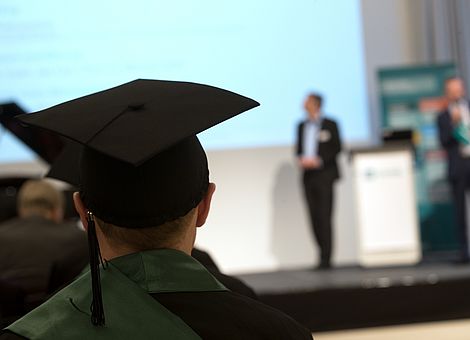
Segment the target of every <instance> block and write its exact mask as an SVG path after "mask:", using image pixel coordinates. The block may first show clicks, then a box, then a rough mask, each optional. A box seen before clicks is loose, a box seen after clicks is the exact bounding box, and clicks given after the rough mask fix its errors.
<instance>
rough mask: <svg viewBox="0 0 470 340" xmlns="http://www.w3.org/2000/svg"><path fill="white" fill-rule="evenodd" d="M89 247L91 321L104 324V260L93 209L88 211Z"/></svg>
mask: <svg viewBox="0 0 470 340" xmlns="http://www.w3.org/2000/svg"><path fill="white" fill-rule="evenodd" d="M87 221H88V247H89V255H90V273H91V286H92V293H93V300H92V302H91V307H90V309H91V323H92V324H93V325H94V326H104V321H105V320H104V308H103V297H102V294H101V280H100V263H102V262H103V260H102V258H101V253H100V246H99V243H98V238H97V237H96V227H95V220H94V218H93V213H92V212H91V211H88V212H87Z"/></svg>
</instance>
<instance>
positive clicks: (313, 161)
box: [299, 157, 322, 170]
mask: <svg viewBox="0 0 470 340" xmlns="http://www.w3.org/2000/svg"><path fill="white" fill-rule="evenodd" d="M299 164H300V166H301V167H302V168H303V169H305V170H310V169H318V168H320V167H321V166H322V161H321V159H320V158H319V157H311V158H310V157H301V158H300V160H299Z"/></svg>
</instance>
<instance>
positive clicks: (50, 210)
mask: <svg viewBox="0 0 470 340" xmlns="http://www.w3.org/2000/svg"><path fill="white" fill-rule="evenodd" d="M17 210H18V215H19V216H20V217H21V218H28V217H32V216H40V217H43V218H46V219H49V220H52V221H55V222H60V221H62V218H63V214H64V197H63V194H62V192H61V191H59V190H58V189H56V188H55V187H54V186H53V185H52V184H50V183H48V182H47V181H45V180H28V181H26V182H25V183H24V184H23V185H22V186H21V188H20V191H19V193H18V200H17Z"/></svg>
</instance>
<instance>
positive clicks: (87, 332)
mask: <svg viewBox="0 0 470 340" xmlns="http://www.w3.org/2000/svg"><path fill="white" fill-rule="evenodd" d="M257 105H258V103H256V102H255V101H253V100H251V99H249V98H246V97H243V96H240V95H237V94H235V93H233V92H229V91H225V90H222V89H218V88H215V87H211V86H206V85H201V84H195V83H187V82H172V81H156V80H136V81H133V82H130V83H127V84H124V85H121V86H118V87H115V88H112V89H109V90H106V91H102V92H99V93H97V94H94V95H90V96H85V97H82V98H79V99H76V100H73V101H70V102H67V103H64V104H61V105H57V106H55V107H52V108H50V109H47V110H44V111H41V112H38V113H36V114H32V115H27V116H24V117H23V118H20V119H21V120H23V122H25V123H30V124H31V125H34V126H38V127H44V128H48V129H49V130H51V131H55V132H57V133H61V134H63V135H65V136H68V137H71V138H73V139H74V140H76V141H78V142H80V143H82V144H83V147H82V150H81V152H79V153H78V155H79V156H77V158H79V159H80V161H78V160H77V161H76V162H73V164H79V166H78V170H79V174H78V176H77V179H76V181H78V182H79V186H78V187H79V188H80V192H77V193H75V194H74V202H75V207H76V209H77V211H78V213H79V215H80V218H81V220H82V223H83V225H84V227H85V229H86V230H87V233H88V242H89V248H90V270H89V271H88V272H86V273H84V274H82V275H81V276H80V277H79V278H78V279H76V280H75V281H74V282H73V283H71V284H70V285H69V286H67V287H66V288H64V289H63V290H61V291H60V292H59V293H57V294H56V295H55V296H53V297H52V298H51V299H49V300H48V301H47V302H46V303H44V304H43V305H41V306H39V307H38V308H37V309H35V310H34V311H32V312H31V313H29V314H27V315H26V316H25V317H23V318H22V319H20V320H18V321H17V322H15V323H14V324H12V325H10V326H9V327H8V328H7V330H6V332H5V333H3V335H1V336H0V339H2V340H3V339H23V338H29V339H65V338H66V339H171V340H177V339H225V340H229V339H311V334H310V332H309V331H308V330H307V329H305V328H304V327H302V326H301V325H299V324H298V323H297V322H296V321H294V320H293V319H291V318H290V317H288V316H286V315H285V314H283V313H281V312H280V311H277V310H275V309H273V308H271V307H269V306H266V305H264V304H262V303H260V302H258V301H255V300H253V299H251V298H248V297H246V296H243V295H240V294H237V293H234V292H231V291H230V290H228V289H227V288H226V287H225V286H224V285H223V284H221V283H220V282H219V281H218V280H217V279H216V278H214V276H213V275H211V274H210V273H209V272H208V270H207V269H206V268H205V267H204V266H203V265H201V264H200V263H199V262H198V261H196V260H195V259H194V258H193V257H191V252H192V250H193V247H194V242H195V239H196V231H197V229H198V228H199V227H202V226H203V225H204V224H205V221H206V219H207V217H208V215H209V210H210V205H211V200H212V195H213V193H214V191H215V184H214V183H210V182H209V170H208V163H207V158H206V154H205V151H204V149H203V148H202V146H201V144H200V142H199V140H198V138H197V137H196V134H197V133H199V132H201V131H203V130H205V129H207V128H209V127H211V126H213V125H215V124H218V123H220V122H222V121H224V120H226V119H229V118H230V117H233V116H235V115H237V114H239V113H242V112H244V111H246V110H249V109H251V108H253V107H255V106H257ZM59 116H60V118H59ZM50 124H51V125H50ZM117 136H119V138H117ZM55 166H56V167H57V166H59V165H57V164H56V165H55ZM75 170H76V169H75V168H73V167H72V168H68V169H67V166H65V169H64V172H65V175H64V176H65V177H70V176H68V175H70V174H69V172H73V171H75ZM55 173H56V174H58V173H60V171H56V172H55ZM71 181H72V180H70V181H69V182H71ZM100 262H101V265H100Z"/></svg>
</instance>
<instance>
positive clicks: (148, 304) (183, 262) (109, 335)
mask: <svg viewBox="0 0 470 340" xmlns="http://www.w3.org/2000/svg"><path fill="white" fill-rule="evenodd" d="M101 287H102V294H103V305H104V310H105V318H106V325H105V326H103V327H97V326H93V325H92V324H91V322H90V314H91V313H90V305H91V300H92V294H91V277H90V273H89V272H86V273H84V274H83V275H82V276H80V277H79V278H78V279H77V280H75V281H74V282H73V283H72V284H70V285H69V286H67V287H66V288H64V289H63V290H61V291H60V292H58V293H57V294H56V295H54V296H53V297H52V298H51V299H49V300H48V301H47V302H46V303H44V304H43V305H41V306H40V307H38V308H37V309H35V310H34V311H32V312H31V313H29V314H27V315H26V316H24V317H23V318H21V319H20V320H18V321H17V322H15V323H13V324H12V325H10V326H9V327H7V329H8V330H10V331H11V332H14V333H16V334H19V335H22V336H24V337H26V338H29V339H96V338H99V339H175V340H178V339H200V337H199V336H198V335H197V334H196V333H195V332H194V331H193V330H192V329H191V328H190V327H189V326H188V325H187V324H186V323H184V322H183V321H182V320H181V319H180V318H179V317H178V316H176V315H174V314H173V313H171V312H170V311H169V310H167V309H166V308H165V307H164V306H162V305H161V304H160V303H159V302H158V301H156V300H155V299H153V298H152V297H151V295H149V293H163V292H209V291H224V290H226V288H225V287H224V286H223V285H222V284H221V283H219V282H218V281H217V280H216V279H215V278H214V277H213V276H212V275H211V274H210V273H209V272H208V271H207V270H206V269H205V268H204V267H203V266H202V265H201V264H200V263H199V262H197V261H196V260H194V259H193V258H192V257H190V256H188V255H187V254H185V253H183V252H180V251H177V250H172V249H161V250H151V251H145V252H140V253H134V254H130V255H126V256H122V257H118V258H115V259H113V260H112V261H110V262H109V263H108V266H107V268H106V269H103V268H102V269H101Z"/></svg>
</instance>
